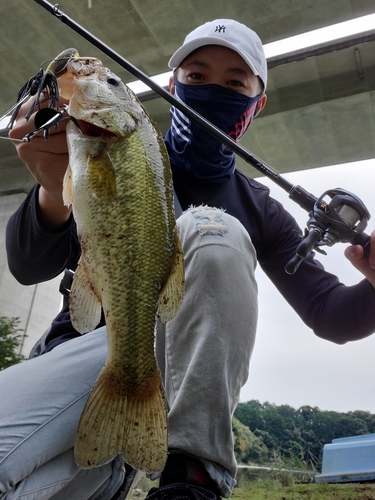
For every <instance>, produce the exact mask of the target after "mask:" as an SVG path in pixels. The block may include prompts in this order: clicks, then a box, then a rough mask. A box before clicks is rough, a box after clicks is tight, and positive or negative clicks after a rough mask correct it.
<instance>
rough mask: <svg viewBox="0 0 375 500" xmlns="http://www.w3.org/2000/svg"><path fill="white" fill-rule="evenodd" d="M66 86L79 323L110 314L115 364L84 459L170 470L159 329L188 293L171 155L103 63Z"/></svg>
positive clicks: (107, 370) (91, 463)
mask: <svg viewBox="0 0 375 500" xmlns="http://www.w3.org/2000/svg"><path fill="white" fill-rule="evenodd" d="M58 82H59V87H60V92H61V95H62V96H63V97H66V98H68V99H70V104H69V108H68V113H69V115H70V116H72V117H74V118H75V123H74V121H70V122H69V123H68V125H67V142H68V148H69V167H68V170H67V173H66V176H65V179H64V192H63V196H64V201H65V204H67V205H70V204H71V205H72V207H73V215H74V218H75V221H76V224H77V231H78V237H79V241H80V245H81V251H82V253H81V257H80V260H79V263H78V267H77V270H76V272H75V276H74V280H73V284H72V289H71V293H70V312H71V319H72V323H73V326H74V327H75V329H76V330H78V331H79V332H81V333H86V332H90V331H92V330H93V329H94V328H95V327H96V325H97V324H98V323H99V320H100V316H101V308H102V309H103V312H104V315H105V319H106V325H107V335H108V359H107V362H106V364H105V366H104V368H103V370H102V371H101V373H100V375H99V377H98V379H97V381H96V383H95V385H94V387H93V390H92V392H91V394H90V396H89V398H88V401H87V403H86V406H85V408H84V410H83V413H82V416H81V419H80V422H79V428H78V433H77V438H76V442H75V459H76V462H77V464H78V465H79V466H80V467H83V468H90V467H96V466H100V465H102V464H105V463H107V462H109V461H110V460H112V459H113V458H114V457H116V456H117V455H118V454H119V453H122V454H123V457H124V460H125V462H126V463H128V464H130V465H131V466H133V467H134V468H136V469H139V470H142V471H146V472H156V471H161V470H162V469H163V467H164V464H165V461H166V458H167V416H166V404H165V399H164V392H163V386H162V380H161V376H160V372H159V369H158V366H157V363H156V359H155V354H154V340H155V319H156V316H158V317H160V319H161V321H163V322H166V321H168V320H169V319H171V318H172V317H173V316H174V315H175V313H176V312H177V310H178V308H179V306H180V304H181V301H182V297H183V283H184V271H183V256H182V250H181V244H180V241H179V238H178V234H177V230H176V224H175V218H174V208H173V188H172V180H171V171H170V166H169V160H168V154H167V151H166V149H165V146H164V142H163V138H162V136H161V134H160V133H159V132H158V131H157V130H156V128H155V127H154V125H153V124H152V122H151V119H150V118H149V116H148V114H147V113H146V111H145V109H144V108H143V107H142V105H141V103H140V102H139V101H138V99H137V98H136V96H135V95H134V94H133V93H132V91H131V90H130V89H129V88H128V87H126V85H124V83H123V82H122V81H121V80H120V79H119V78H118V77H117V76H116V75H114V74H113V73H112V72H110V71H109V69H107V68H105V67H104V66H103V64H102V63H101V61H99V60H98V59H95V58H83V57H78V55H77V56H76V57H75V58H74V59H72V60H70V61H69V63H68V64H67V66H66V71H65V72H64V74H62V75H61V76H59V78H58ZM77 125H79V126H78V127H77Z"/></svg>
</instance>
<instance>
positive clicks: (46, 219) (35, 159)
mask: <svg viewBox="0 0 375 500" xmlns="http://www.w3.org/2000/svg"><path fill="white" fill-rule="evenodd" d="M67 102H68V101H66V100H65V99H62V100H61V104H65V103H67ZM30 106H31V101H28V102H27V103H25V104H24V105H22V107H21V108H20V111H19V113H18V115H17V121H16V122H15V124H14V126H13V128H12V129H11V130H10V132H9V137H10V138H11V139H22V138H23V137H25V135H26V134H28V133H29V132H32V131H33V130H34V129H35V125H34V115H33V116H32V117H31V118H30V119H29V120H26V119H25V115H26V113H27V111H28V110H29V109H30ZM41 107H47V103H44V104H41ZM65 128H66V121H65V120H61V121H60V122H59V124H58V125H57V126H56V127H51V128H50V137H49V139H48V140H47V141H46V140H45V138H44V137H43V134H42V133H40V134H39V135H37V136H35V137H34V138H33V139H32V141H30V142H15V143H14V145H15V147H16V149H17V153H18V156H19V157H20V159H21V160H22V161H23V162H24V163H25V164H26V166H27V168H28V169H29V171H30V172H31V174H32V175H33V176H34V177H35V179H36V181H37V182H38V183H39V184H40V186H41V187H40V190H39V206H40V213H41V215H42V217H43V223H44V225H45V226H46V227H48V228H57V227H59V226H61V225H62V224H64V222H66V221H67V219H68V218H69V216H70V213H71V209H69V208H67V207H66V206H64V204H63V200H62V184H63V178H64V175H65V171H66V168H67V166H68V161H69V159H68V147H67V144H66V134H65Z"/></svg>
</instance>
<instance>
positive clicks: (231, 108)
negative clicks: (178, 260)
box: [0, 19, 375, 500]
mask: <svg viewBox="0 0 375 500" xmlns="http://www.w3.org/2000/svg"><path fill="white" fill-rule="evenodd" d="M170 66H171V67H172V68H174V78H173V79H172V80H171V82H170V90H171V92H173V93H174V94H175V95H176V96H177V97H178V98H179V99H181V100H182V101H184V102H185V103H186V104H188V105H190V106H191V107H193V108H194V109H196V110H197V111H198V112H200V113H201V114H202V115H203V116H205V117H206V118H208V119H209V120H210V121H212V122H213V123H215V124H216V125H217V126H219V127H220V128H221V129H222V130H224V131H225V132H227V133H228V134H229V135H231V136H232V137H233V138H234V139H235V140H238V139H239V138H240V137H241V135H242V134H243V133H244V132H245V131H246V129H247V127H248V126H249V124H250V123H251V121H252V119H253V118H254V117H255V116H256V115H257V114H258V113H259V112H260V111H261V110H262V108H263V107H264V105H265V103H266V97H265V89H266V86H267V69H266V60H265V56H264V52H263V48H262V45H261V42H260V40H259V38H258V36H257V35H256V34H255V33H254V32H253V31H252V30H250V29H249V28H247V27H246V26H244V25H242V24H240V23H238V22H236V21H232V20H227V19H219V20H215V21H213V22H210V23H206V24H205V25H203V26H201V27H199V28H197V29H196V30H194V31H193V32H192V33H190V35H188V37H187V38H186V40H185V42H184V44H183V45H182V47H181V48H180V49H179V50H177V51H176V53H175V54H174V55H173V56H172V58H171V60H170ZM25 111H26V108H23V109H22V111H21V113H20V117H19V119H18V121H17V123H16V125H15V127H14V129H13V131H12V132H11V136H12V137H13V138H18V137H23V136H24V135H25V133H27V132H29V131H30V130H31V129H32V120H30V122H25V120H24V119H22V116H24V113H25ZM171 114H172V125H171V128H170V130H169V131H168V133H167V134H166V137H165V142H166V145H167V148H168V152H169V155H170V159H171V164H172V171H173V178H174V187H175V192H176V195H177V198H178V201H179V203H180V204H181V207H182V209H183V210H185V212H184V213H183V215H182V216H181V217H180V218H179V219H178V225H179V231H180V236H181V241H182V245H183V249H184V258H185V268H186V296H185V298H184V302H183V305H182V308H181V310H180V311H179V312H178V314H177V315H176V317H175V318H174V319H173V320H172V321H170V322H168V323H167V325H166V326H165V328H162V327H161V328H160V332H159V333H158V336H157V352H158V361H159V364H160V368H161V370H162V373H163V377H164V384H165V389H166V394H167V399H168V407H169V451H170V454H169V457H168V460H167V464H166V467H165V469H164V471H163V473H162V475H161V478H160V486H159V488H157V489H152V490H151V491H150V492H149V495H148V498H149V499H150V500H152V499H153V500H157V499H161V498H164V499H168V498H170V499H173V498H187V499H189V498H192V499H196V500H197V499H207V500H210V499H212V500H213V499H216V498H220V497H221V496H230V493H231V491H232V489H233V486H234V484H235V475H236V462H235V459H234V454H233V442H232V433H231V418H232V415H233V412H234V409H235V407H236V404H237V403H238V399H239V394H240V390H241V387H242V385H243V384H244V383H245V381H246V379H247V375H248V367H249V361H250V357H251V352H252V348H253V343H254V337H255V329H256V319H257V287H256V282H255V278H254V268H255V265H256V260H258V261H259V263H260V264H261V265H262V267H263V269H264V270H265V272H266V273H267V275H268V276H269V277H270V279H271V280H272V281H273V282H274V284H275V285H276V286H277V287H278V289H279V290H280V292H281V293H282V294H283V295H284V297H285V298H286V300H288V302H289V303H290V304H291V305H292V306H293V307H294V309H295V310H296V312H297V313H298V314H299V315H300V316H301V318H302V319H303V320H304V321H305V322H306V324H307V325H309V326H310V327H311V328H312V329H313V330H314V332H315V333H316V334H317V335H319V336H321V337H324V338H327V339H329V340H332V341H334V342H336V343H338V344H340V343H345V342H346V341H349V340H356V339H360V338H363V337H365V336H367V335H370V334H371V333H372V332H373V331H374V330H375V292H374V286H375V233H373V235H372V238H371V239H372V247H371V248H372V250H371V253H370V256H369V257H368V258H367V257H366V256H365V255H364V252H363V249H362V248H361V247H350V248H349V250H347V252H346V254H347V257H348V258H349V259H350V260H351V262H352V263H353V265H355V266H356V267H357V268H358V269H359V270H360V271H361V272H362V273H363V274H364V276H365V278H366V279H364V280H363V281H361V282H360V283H359V284H358V285H356V286H354V287H350V288H348V287H345V286H344V285H342V284H340V283H339V281H338V279H337V278H336V277H335V276H332V275H330V274H328V273H326V272H325V271H324V270H323V268H322V266H321V265H320V264H319V263H317V262H316V261H315V260H314V258H313V257H312V256H309V257H308V258H307V259H305V261H304V262H302V264H301V266H300V268H299V270H298V271H297V273H295V274H294V275H293V276H289V275H287V274H286V273H285V271H284V267H285V265H286V263H287V262H288V261H289V260H290V259H291V258H292V257H293V256H294V254H295V250H296V247H297V245H298V243H299V239H298V237H297V236H295V235H294V233H293V229H296V228H297V225H296V223H295V221H294V219H293V218H292V217H291V216H290V215H289V214H288V213H286V212H285V210H284V209H283V207H282V206H281V205H280V204H279V203H278V202H276V201H275V200H272V199H271V198H270V197H269V192H268V190H267V189H266V188H265V187H264V186H262V185H261V184H259V183H257V182H255V181H253V180H252V179H249V178H247V177H246V176H244V175H243V174H242V173H241V172H239V171H238V170H237V169H236V168H235V157H234V155H233V154H232V152H231V151H229V150H228V148H227V147H225V146H223V145H221V144H220V143H219V142H218V141H217V140H215V139H213V138H212V137H211V136H210V135H209V134H208V133H206V132H205V131H203V130H202V129H201V128H200V127H199V126H198V125H196V124H195V123H193V122H192V121H190V120H188V119H187V118H186V117H185V116H184V115H183V114H182V113H180V112H179V111H177V110H175V109H174V108H172V110H171ZM51 132H52V133H51V137H50V139H48V141H44V139H43V138H35V139H33V140H32V141H31V142H30V143H29V144H23V143H18V145H17V150H18V154H19V156H20V158H21V159H22V160H23V161H24V162H25V163H26V165H27V166H28V168H29V169H30V171H31V172H32V173H33V175H34V177H35V179H36V180H37V182H38V184H37V185H36V186H35V187H34V188H33V190H32V191H31V193H30V194H29V196H28V198H27V199H26V201H25V202H24V203H23V204H22V205H21V207H20V208H19V210H18V211H17V212H16V213H15V214H14V215H13V216H12V218H11V220H10V222H9V224H8V229H7V251H8V260H9V266H10V269H11V271H12V272H13V274H14V275H15V277H16V278H17V279H19V280H20V281H21V282H22V283H24V284H31V283H36V282H38V281H43V280H47V279H50V278H52V277H53V276H56V275H58V274H59V273H60V272H61V271H62V270H63V269H64V268H71V269H73V270H74V269H75V267H76V265H77V259H78V256H79V252H80V250H79V244H78V241H77V235H76V230H75V224H74V221H73V220H72V217H71V214H70V211H69V210H68V209H67V208H66V207H64V205H63V204H62V199H61V185H62V178H63V175H64V172H65V169H66V166H67V163H68V158H67V150H66V143H65V135H64V126H63V125H62V124H60V125H59V127H58V128H57V129H56V130H52V131H51ZM191 206H193V207H194V208H190V209H189V207H191ZM212 207H217V208H212ZM221 208H223V209H225V212H224V211H222V210H220V209H221ZM100 326H101V327H100V328H98V329H97V330H95V331H94V332H91V333H88V334H86V335H84V336H80V335H79V334H78V333H77V332H75V331H74V330H73V328H72V326H71V323H70V318H69V312H68V310H64V311H62V312H61V313H60V314H59V316H58V317H57V318H56V319H55V320H54V321H53V323H52V326H51V329H50V331H49V332H48V334H47V335H46V336H45V337H44V339H43V342H42V343H41V344H40V345H39V346H38V348H37V349H35V350H34V352H33V356H34V357H33V359H31V360H30V361H27V362H26V363H23V364H21V365H17V366H15V367H12V368H10V369H8V370H5V371H4V372H2V373H1V374H0V397H1V401H2V407H1V409H0V422H1V424H0V425H1V426H2V427H1V428H0V499H5V498H12V499H16V498H21V497H22V498H23V499H25V498H27V499H28V500H30V499H34V498H35V499H36V498H38V500H40V499H47V498H53V499H55V500H56V499H79V500H84V499H88V498H92V499H99V498H102V499H109V498H123V496H122V495H123V494H124V493H125V491H126V490H127V488H128V486H129V482H131V480H132V478H133V476H134V471H132V470H131V468H130V467H126V466H124V464H123V463H122V460H121V457H118V458H117V459H116V460H114V461H113V462H112V463H109V464H107V465H105V466H103V467H100V468H96V469H90V470H82V469H79V468H78V467H77V466H76V465H75V463H74V459H73V449H72V448H73V444H74V436H75V432H76V429H77V424H78V420H79V416H80V413H81V411H82V408H83V406H84V403H85V401H86V398H87V395H88V393H89V391H90V389H91V387H92V384H93V382H94V381H95V378H96V377H97V375H98V373H99V371H100V369H101V367H102V366H103V364H104V362H105V359H106V349H107V347H106V336H105V327H104V326H103V325H100ZM37 354H39V356H38V355H37ZM40 354H41V355H40ZM25 409H27V411H26V414H25ZM4 423H5V425H4ZM125 469H126V473H125ZM121 484H122V486H121ZM119 488H120V489H119Z"/></svg>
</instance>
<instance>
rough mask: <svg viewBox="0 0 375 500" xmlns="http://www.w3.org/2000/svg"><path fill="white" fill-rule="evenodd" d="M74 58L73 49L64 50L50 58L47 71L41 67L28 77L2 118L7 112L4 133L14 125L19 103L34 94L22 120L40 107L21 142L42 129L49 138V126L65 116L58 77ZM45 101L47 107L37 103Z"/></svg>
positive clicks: (75, 55) (75, 54) (27, 118)
mask: <svg viewBox="0 0 375 500" xmlns="http://www.w3.org/2000/svg"><path fill="white" fill-rule="evenodd" d="M77 57H79V54H78V51H77V50H76V49H74V48H70V49H66V50H64V51H63V52H61V54H59V55H58V56H57V57H56V58H55V59H53V61H52V62H51V63H50V64H49V65H48V67H47V69H46V70H44V69H43V68H40V70H39V71H38V72H37V73H36V74H35V75H33V76H32V77H31V78H29V80H28V81H27V82H26V83H25V85H24V86H23V87H22V88H21V90H20V91H19V93H18V97H17V102H16V104H14V105H13V106H12V107H11V108H10V109H9V110H8V111H7V112H6V113H5V114H4V115H3V117H2V118H1V119H4V118H6V117H8V116H9V115H10V120H9V122H8V124H7V126H6V128H5V130H4V132H5V133H6V135H8V133H9V130H11V129H12V128H13V125H14V122H15V120H16V118H17V115H18V112H19V110H20V107H21V106H22V104H23V103H24V102H26V101H27V100H28V99H29V97H32V96H35V99H34V101H33V103H32V104H31V106H30V109H29V110H28V112H27V113H26V115H25V119H26V120H29V119H30V117H31V115H32V114H33V113H34V111H35V109H37V108H39V111H38V112H37V113H36V115H35V119H34V124H35V127H36V129H35V131H34V132H31V133H30V134H27V136H25V137H24V138H23V139H21V141H22V142H29V140H30V139H31V138H32V137H34V136H35V135H37V134H38V133H39V132H41V131H43V133H44V137H45V138H46V139H47V138H48V134H49V132H48V131H49V128H50V127H51V126H52V125H54V124H56V123H57V122H58V121H60V120H61V119H62V118H64V117H65V112H66V109H65V108H64V109H63V110H62V111H60V109H59V99H60V95H59V86H58V83H57V78H58V77H59V76H60V75H62V74H63V73H65V71H66V68H67V66H68V64H69V61H71V60H72V59H74V58H77ZM46 101H48V107H47V108H40V104H41V103H43V102H46ZM13 140H14V139H13Z"/></svg>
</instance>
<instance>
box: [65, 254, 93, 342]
mask: <svg viewBox="0 0 375 500" xmlns="http://www.w3.org/2000/svg"><path fill="white" fill-rule="evenodd" d="M69 306H70V317H71V320H72V324H73V327H74V328H75V329H76V330H77V331H78V332H80V333H88V332H91V331H92V330H94V329H95V327H96V326H97V325H98V323H99V321H100V317H101V303H100V300H99V298H98V296H97V295H96V294H95V292H94V290H93V287H92V285H91V283H90V280H89V277H88V274H87V272H86V268H85V265H84V263H83V261H82V258H81V259H80V261H79V262H78V267H77V269H76V272H75V274H74V278H73V284H72V289H71V291H70V295H69Z"/></svg>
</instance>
